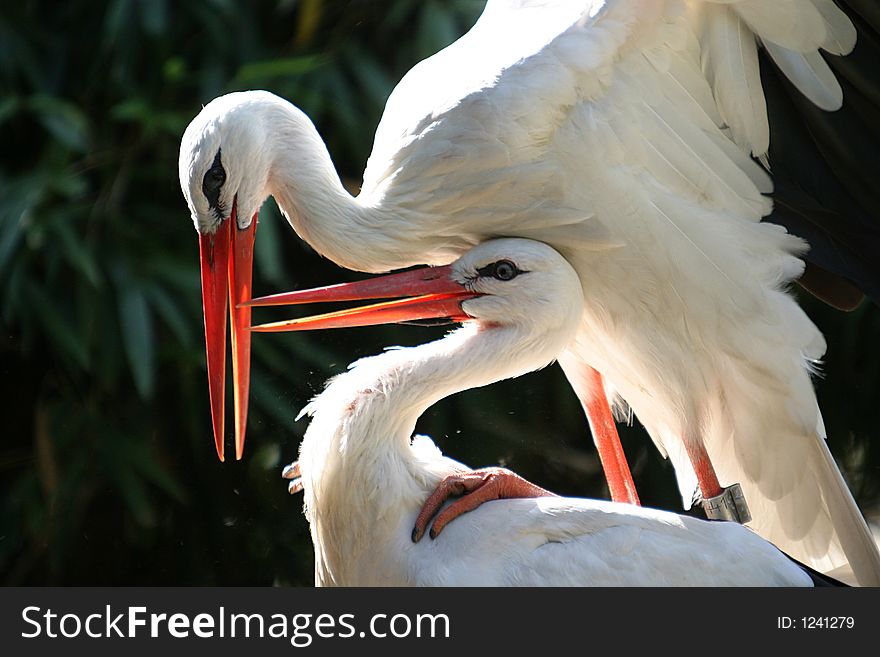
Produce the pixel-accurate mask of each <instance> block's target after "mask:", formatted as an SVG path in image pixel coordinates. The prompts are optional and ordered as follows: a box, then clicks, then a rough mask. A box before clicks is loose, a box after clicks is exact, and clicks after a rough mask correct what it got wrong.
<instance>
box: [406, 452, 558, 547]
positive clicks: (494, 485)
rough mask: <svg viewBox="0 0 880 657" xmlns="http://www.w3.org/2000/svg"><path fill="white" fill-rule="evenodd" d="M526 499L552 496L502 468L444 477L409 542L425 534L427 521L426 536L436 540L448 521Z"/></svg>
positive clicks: (423, 509)
mask: <svg viewBox="0 0 880 657" xmlns="http://www.w3.org/2000/svg"><path fill="white" fill-rule="evenodd" d="M462 495H463V496H464V497H462V498H461V499H459V500H457V501H455V502H453V503H452V504H450V505H449V506H448V507H447V508H445V509H443V511H440V508H441V507H442V506H443V504H444V503H445V502H446V500H448V499H449V498H451V497H458V496H462ZM526 497H556V494H555V493H551V492H550V491H547V490H544V489H543V488H541V487H540V486H536V485H535V484H533V483H531V482H529V481H526V480H525V479H523V478H522V477H520V476H519V475H518V474H516V473H514V472H511V471H510V470H507V469H505V468H482V469H480V470H465V471H462V472H456V473H454V474H450V475H447V476H445V477H444V478H443V479H442V480H441V481H440V483H439V484H438V486H437V488H435V489H434V492H433V493H431V495H430V496H429V497H428V500H427V501H426V502H425V504H424V505H423V506H422V510H421V511H419V515H418V517H417V518H416V526H415V528H414V529H413V532H412V540H413V543H418V542H419V541H420V540H421V538H422V536H424V535H425V529H427V527H428V523H430V522H431V518H434V522H433V524H432V525H431V532H430V536H431V538H436V537H437V535H438V534H439V533H440V532H441V531H443V528H444V527H445V526H446V525H448V524H449V523H450V522H451V521H452V520H454V519H455V518H457V517H458V516H460V515H462V514H464V513H467V512H468V511H473V510H474V509H476V508H477V507H478V506H480V505H481V504H484V503H485V502H490V501H492V500H509V499H515V498H526ZM438 511H440V513H438ZM435 516H436V517H435Z"/></svg>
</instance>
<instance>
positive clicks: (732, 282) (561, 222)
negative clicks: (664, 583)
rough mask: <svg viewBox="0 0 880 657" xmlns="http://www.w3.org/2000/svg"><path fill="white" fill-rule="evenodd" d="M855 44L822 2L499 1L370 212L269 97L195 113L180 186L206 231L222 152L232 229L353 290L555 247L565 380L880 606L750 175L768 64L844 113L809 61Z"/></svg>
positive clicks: (779, 257)
mask: <svg viewBox="0 0 880 657" xmlns="http://www.w3.org/2000/svg"><path fill="white" fill-rule="evenodd" d="M854 34H855V33H854V31H853V30H852V25H851V24H849V21H848V20H847V19H846V17H845V16H844V15H842V14H841V12H840V11H839V10H838V9H837V8H836V7H835V6H834V5H833V2H831V0H784V1H783V0H717V1H711V0H705V1H704V0H690V1H684V0H663V1H661V0H615V1H611V0H609V1H608V2H601V1H599V0H594V1H593V2H572V1H569V0H555V1H550V0H548V1H543V2H539V1H537V0H535V1H528V0H507V1H501V0H499V1H492V2H490V3H489V5H488V6H487V8H486V11H485V12H484V14H483V16H482V17H481V18H480V20H479V21H478V22H477V24H476V25H475V26H474V28H473V29H472V30H471V31H470V32H469V33H468V34H466V35H464V36H463V37H462V38H461V39H460V40H458V41H457V42H455V43H453V44H452V45H451V46H449V47H448V48H446V49H445V50H443V51H441V52H440V53H438V54H437V55H435V56H433V57H431V58H429V59H427V60H425V61H424V62H421V63H420V64H418V65H417V66H416V67H414V68H413V69H412V71H410V72H409V73H408V74H407V75H406V76H405V77H404V79H403V80H402V81H401V82H400V84H399V85H398V86H397V88H396V89H395V90H394V92H393V93H392V95H391V97H390V98H389V101H388V105H387V107H386V111H385V114H384V116H383V119H382V121H381V123H380V125H379V127H378V130H377V133H376V141H375V144H374V147H373V153H372V155H371V156H370V159H369V162H368V165H367V168H366V171H365V174H364V185H363V189H362V192H361V194H360V195H359V196H358V197H357V198H352V197H351V196H349V195H348V194H347V193H346V192H345V191H344V190H343V189H342V186H341V185H340V183H339V180H338V177H337V176H336V173H335V171H334V169H333V167H332V164H331V162H330V158H329V156H328V154H327V151H326V148H325V147H324V145H323V143H322V142H321V140H320V138H319V137H318V135H317V132H316V131H315V129H314V127H313V126H312V125H311V123H310V122H309V121H308V119H307V118H306V117H305V116H304V115H303V114H302V113H301V112H299V111H298V110H296V109H295V108H293V107H292V106H291V105H289V104H287V103H286V102H284V101H282V100H280V99H278V98H276V97H274V96H271V95H270V94H265V93H263V92H246V93H243V94H230V95H228V96H225V97H223V98H221V99H218V100H217V101H214V102H213V103H211V104H209V105H208V106H207V107H206V108H205V109H204V110H203V112H202V114H200V116H199V117H197V119H196V120H195V121H194V122H193V124H192V125H191V126H190V128H189V129H188V130H187V134H186V135H185V137H184V144H183V146H182V150H181V153H182V155H181V182H182V184H183V185H184V190H185V193H186V194H187V198H188V199H189V200H190V205H191V207H192V208H193V216H194V218H195V220H196V223H197V226H198V227H199V228H200V229H207V230H213V228H212V225H211V219H210V215H208V214H205V213H204V212H202V209H201V208H200V206H199V202H198V201H197V200H194V199H195V198H196V197H197V196H198V193H199V191H198V190H199V188H198V185H200V181H201V178H200V175H201V174H200V173H198V172H200V171H203V170H204V168H203V167H205V168H206V166H207V165H209V164H210V162H211V159H212V158H213V154H214V153H215V152H216V150H217V148H218V147H219V145H220V143H221V141H223V139H225V141H223V144H222V145H223V154H224V161H225V162H231V161H232V160H231V158H232V157H233V156H235V157H237V159H238V160H239V161H241V162H242V163H243V166H242V169H241V171H242V172H247V174H248V175H247V176H245V175H244V173H242V174H241V176H242V177H241V180H240V184H238V183H239V181H236V184H237V186H236V187H232V186H230V187H229V193H230V194H231V193H233V192H235V191H236V190H237V193H238V208H239V218H240V220H241V218H243V220H244V221H245V222H246V221H247V220H248V219H247V218H248V217H250V216H252V214H253V212H256V210H257V208H258V207H259V203H260V202H261V201H262V200H263V199H264V198H265V196H266V194H272V195H274V196H275V198H276V200H277V201H278V203H279V205H280V207H281V208H282V210H283V212H284V213H285V214H286V215H287V216H288V218H289V220H290V222H291V223H292V225H293V226H294V228H295V229H296V230H297V232H298V233H299V234H300V235H301V236H302V237H303V238H305V239H306V240H307V241H309V243H310V244H312V246H314V247H315V248H316V249H317V250H318V251H319V252H320V253H322V254H325V255H327V256H328V257H329V258H331V259H333V260H334V261H336V262H337V263H339V264H341V265H343V266H346V267H350V268H354V269H359V270H365V271H375V272H378V271H386V270H390V269H394V268H399V267H404V266H409V265H414V264H421V263H431V264H445V263H448V262H450V261H451V260H453V259H454V258H455V257H457V256H458V255H460V254H461V253H462V252H464V251H465V250H466V249H467V248H469V247H470V246H472V245H473V244H476V243H479V242H481V241H483V240H485V239H487V238H492V237H498V236H519V237H527V238H534V239H538V240H541V241H544V242H546V243H548V244H551V245H552V246H554V247H555V248H556V249H558V250H559V252H560V253H562V254H563V255H564V256H565V257H566V258H567V259H568V261H569V262H571V264H572V265H573V266H574V267H575V269H576V270H577V272H578V274H579V275H580V280H581V284H582V287H583V293H584V313H583V317H582V320H581V325H580V328H579V331H578V333H577V336H576V339H575V340H574V341H573V342H572V344H570V345H569V347H568V352H567V353H566V354H564V356H563V358H562V359H561V362H562V363H563V365H564V367H565V369H566V373H567V374H568V376H569V379H570V380H572V381H573V383H576V381H577V380H578V377H579V375H580V371H579V367H582V366H583V365H588V366H590V367H593V368H595V369H597V370H598V371H599V372H601V373H602V374H603V376H604V378H605V381H606V383H607V385H608V392H609V394H611V395H614V394H615V393H616V394H618V395H619V396H620V397H621V398H622V399H624V400H625V401H626V403H628V404H629V405H630V406H631V408H632V409H633V410H634V411H635V413H636V415H637V416H638V418H639V420H640V421H641V422H642V423H643V424H644V425H645V427H646V428H647V429H648V432H649V433H650V434H651V436H652V438H653V439H654V441H655V443H656V444H657V446H658V448H659V449H660V450H661V451H662V452H663V453H664V454H667V455H669V456H670V458H672V459H673V462H674V464H675V467H676V472H677V474H678V477H679V483H680V486H681V492H682V497H683V500H684V502H685V504H689V503H690V499H691V495H692V493H693V490H694V475H693V471H692V468H691V466H690V463H689V462H688V461H687V459H686V458H685V456H684V455H685V450H684V442H683V441H695V442H702V443H703V445H704V446H705V448H706V450H707V451H708V454H709V456H710V457H711V459H712V462H713V464H714V465H715V468H716V471H717V473H718V475H719V479H720V481H721V484H722V485H729V484H732V483H735V482H739V483H740V484H741V485H742V487H743V490H744V492H745V495H746V498H747V500H748V503H749V505H750V506H751V512H752V515H753V518H754V521H753V523H752V527H753V528H754V529H755V530H756V531H757V532H758V533H760V534H761V535H762V536H764V537H765V538H767V539H769V540H771V541H773V542H774V543H775V544H777V545H778V546H780V547H781V548H782V549H784V550H786V551H787V552H789V553H790V554H792V555H793V556H795V557H796V558H798V559H800V560H802V561H804V562H806V563H808V564H810V565H812V566H813V567H815V568H817V569H819V570H823V571H828V570H831V569H834V568H837V567H840V566H845V565H846V564H849V565H850V566H851V567H852V569H853V571H854V572H855V574H856V577H857V579H858V580H859V581H860V582H861V583H863V584H874V585H877V584H880V555H878V552H877V547H876V545H875V544H874V542H873V540H872V538H871V536H870V533H869V532H868V530H867V527H866V525H865V523H864V520H863V519H862V517H861V515H860V513H859V510H858V508H857V507H856V505H855V502H854V501H853V499H852V496H851V495H850V493H849V491H848V489H847V488H846V485H845V483H844V482H843V480H842V478H841V477H840V473H839V472H838V470H837V467H836V465H835V463H834V460H833V459H832V457H831V455H830V453H829V452H828V450H827V448H826V446H825V445H824V440H823V439H824V437H823V436H822V435H821V434H820V432H819V431H818V430H817V427H818V426H820V425H821V417H820V415H819V410H818V407H817V403H816V398H815V394H814V391H813V387H812V384H811V381H810V367H811V366H812V363H814V362H815V361H816V359H818V358H820V357H821V356H822V354H823V353H824V350H825V344H824V340H823V338H822V335H821V334H820V332H819V331H818V329H817V328H816V327H815V326H814V325H813V323H812V322H811V321H810V320H809V319H808V318H807V317H806V315H805V314H804V313H803V312H802V310H801V309H800V308H799V307H798V305H797V304H796V303H795V301H794V300H793V299H792V297H791V296H790V295H789V294H788V293H787V292H785V291H784V288H785V286H786V285H787V284H788V283H789V282H790V281H792V280H793V279H794V278H795V277H797V276H798V275H799V274H800V273H801V272H802V269H803V263H802V261H801V260H800V259H799V256H800V255H801V254H802V253H803V252H804V250H805V249H806V245H805V244H804V243H802V242H801V241H800V240H799V239H797V238H794V237H792V236H790V235H788V234H786V232H785V231H784V230H783V229H782V228H780V227H779V226H775V225H771V224H767V223H761V222H760V219H761V217H763V216H765V215H766V214H768V213H769V211H770V209H771V201H770V199H769V197H767V196H765V195H764V194H765V193H767V192H769V191H770V190H771V188H772V186H771V184H770V181H769V178H768V176H767V174H766V172H765V171H764V170H763V169H762V168H761V167H759V166H758V165H756V164H755V163H754V162H753V161H752V160H751V159H749V157H748V154H749V153H753V154H754V155H756V156H764V155H765V153H766V149H767V145H768V143H769V142H768V139H769V133H768V127H767V118H766V107H765V102H764V97H763V93H762V90H761V86H760V76H759V72H758V70H757V57H756V54H755V53H756V49H757V48H758V44H759V43H764V44H765V45H767V47H768V48H769V49H770V50H769V52H770V53H771V55H772V56H773V57H774V58H776V59H777V61H779V62H780V65H781V66H782V67H783V70H785V71H786V72H787V73H788V74H789V75H791V76H792V77H793V82H794V83H795V84H796V85H798V86H799V87H800V88H801V89H802V90H803V91H804V93H805V94H806V95H807V96H808V97H810V98H812V99H814V100H815V101H816V102H818V103H819V104H820V105H822V106H823V107H831V106H832V105H833V104H834V103H838V104H839V94H838V93H837V92H838V91H839V87H835V85H836V81H834V80H833V76H832V75H831V74H830V71H829V70H828V68H827V65H825V63H824V61H823V60H822V59H821V56H820V55H819V54H818V49H819V48H826V49H827V50H829V51H831V52H846V51H847V50H848V49H850V48H851V47H852V43H853V41H854ZM774 39H775V40H776V41H774ZM224 131H225V132H224ZM224 134H225V137H223V135H224ZM193 172H196V175H193ZM248 176H250V178H249V177H248ZM243 199H244V201H245V202H243ZM228 204H229V205H230V206H231V198H230V199H228Z"/></svg>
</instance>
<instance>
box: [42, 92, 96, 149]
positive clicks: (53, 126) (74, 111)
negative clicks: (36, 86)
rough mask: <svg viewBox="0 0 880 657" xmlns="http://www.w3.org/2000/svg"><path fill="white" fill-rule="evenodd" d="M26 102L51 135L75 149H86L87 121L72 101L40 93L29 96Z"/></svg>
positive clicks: (87, 137)
mask: <svg viewBox="0 0 880 657" xmlns="http://www.w3.org/2000/svg"><path fill="white" fill-rule="evenodd" d="M27 104H28V107H29V108H30V109H31V111H32V112H34V113H35V114H36V115H37V116H39V118H40V121H41V122H42V123H43V126H44V127H45V128H46V130H48V131H49V132H50V133H51V134H52V136H54V137H55V138H56V139H58V140H59V141H60V142H62V143H63V144H65V145H66V146H68V147H69V148H72V149H73V150H75V151H79V152H84V151H85V150H86V149H87V147H88V141H89V121H88V119H87V118H86V115H85V114H84V113H83V112H82V110H80V109H79V108H78V107H76V106H75V105H73V104H72V103H68V102H67V101H64V100H61V99H59V98H54V97H52V96H47V95H42V94H38V95H35V96H31V97H30V98H29V99H28V101H27Z"/></svg>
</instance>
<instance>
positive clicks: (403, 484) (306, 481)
mask: <svg viewBox="0 0 880 657" xmlns="http://www.w3.org/2000/svg"><path fill="white" fill-rule="evenodd" d="M502 259H504V260H509V261H511V262H513V263H514V264H515V265H516V266H517V267H518V268H519V269H520V270H523V271H524V272H527V273H524V274H520V275H519V276H517V277H516V278H515V279H513V280H510V281H498V280H495V279H492V278H491V277H487V276H481V275H480V274H479V272H478V270H479V269H482V268H484V267H486V266H487V265H490V263H493V262H496V261H499V260H502ZM452 277H453V278H454V279H455V280H457V281H459V282H462V283H465V282H467V284H468V287H469V289H473V290H474V291H477V292H483V293H486V295H487V296H483V297H479V298H477V299H473V300H470V301H466V302H464V303H463V304H462V307H463V308H464V310H465V311H466V312H467V313H468V314H469V315H471V316H473V317H474V318H476V321H475V322H473V323H469V324H467V325H466V326H465V327H464V328H461V329H459V330H457V331H455V332H453V333H451V334H449V335H448V336H447V337H446V338H444V339H442V340H439V341H436V342H433V343H430V344H426V345H422V346H419V347H413V348H408V349H397V350H393V351H388V352H385V353H383V354H381V355H379V356H375V357H372V358H367V359H364V360H361V361H358V362H357V363H355V364H354V365H353V366H352V368H351V369H350V371H348V372H346V373H345V374H342V375H340V376H338V377H336V378H335V379H333V380H332V381H331V383H330V384H329V386H328V387H327V389H326V390H325V391H324V392H323V393H321V394H320V395H319V396H318V397H317V398H316V399H315V400H313V401H312V403H311V404H310V405H309V407H308V408H307V409H306V410H307V411H308V412H309V413H310V414H311V415H312V421H311V424H310V425H309V428H308V430H307V431H306V434H305V438H304V440H303V443H302V446H301V452H300V459H299V468H300V470H299V472H300V479H301V482H302V485H303V490H304V494H305V509H306V516H307V518H308V520H309V523H310V525H311V531H312V539H313V542H314V546H315V581H316V584H318V585H324V586H329V585H337V586H376V585H384V586H480V585H483V586H809V585H811V580H810V578H809V577H808V576H807V575H806V574H805V572H804V571H803V570H802V569H801V568H800V567H799V566H797V565H796V564H794V563H793V562H792V561H791V560H789V559H788V558H787V557H785V556H784V555H783V554H782V553H780V552H779V551H778V550H777V549H776V548H775V547H773V546H772V545H770V544H769V543H767V542H766V541H764V540H763V539H761V538H760V537H758V536H757V535H755V534H754V533H752V532H751V531H750V530H748V529H747V528H745V527H743V526H741V525H738V524H735V523H729V522H708V521H704V520H698V519H694V518H688V517H684V516H679V515H676V514H674V513H668V512H664V511H657V510H653V509H645V508H641V507H635V506H632V505H628V504H617V503H613V502H602V501H596V500H586V499H572V498H559V497H543V498H538V499H525V500H503V501H495V502H489V503H487V504H484V505H483V506H481V507H480V508H478V509H476V510H475V511H472V512H470V513H467V514H465V515H464V516H462V517H460V518H458V519H456V520H455V521H454V522H452V523H451V524H450V525H449V526H447V527H446V528H445V529H444V530H443V534H442V535H441V536H439V537H438V538H437V539H436V540H429V539H423V540H422V541H421V542H419V543H417V544H413V543H412V541H411V539H410V535H411V533H412V528H413V524H414V522H415V518H416V515H417V513H418V511H419V509H420V507H421V505H422V503H423V502H424V500H425V498H426V496H427V494H428V493H429V492H430V491H431V490H433V489H434V487H435V486H436V485H437V483H438V482H439V481H440V479H441V478H442V477H443V476H444V475H446V474H450V473H453V472H455V471H459V470H461V469H462V467H463V466H461V464H458V463H456V462H454V461H450V460H449V459H447V458H445V457H444V456H443V455H442V454H441V453H440V451H439V450H438V449H437V447H436V446H435V445H434V444H433V443H432V442H431V440H430V439H429V438H427V437H425V436H418V437H416V438H415V439H414V440H412V443H411V442H410V439H411V436H412V431H413V428H414V427H415V424H416V420H417V419H418V417H419V416H420V415H421V414H422V413H423V412H424V411H425V410H426V409H427V407H428V406H430V405H431V404H433V403H435V402H436V401H438V400H439V399H441V398H443V397H446V396H448V395H450V394H453V393H455V392H458V391H460V390H464V389H467V388H472V387H476V386H482V385H486V384H488V383H491V382H493V381H495V380H500V379H502V378H508V377H512V376H518V375H520V374H523V373H525V372H527V371H529V370H533V369H537V368H540V367H543V366H545V365H547V364H548V363H550V362H551V361H552V359H553V358H554V356H555V355H556V354H557V353H559V352H560V351H561V350H562V349H563V348H564V347H565V345H566V344H567V343H568V342H569V341H570V339H571V337H572V336H573V334H574V333H575V331H576V330H577V327H578V324H579V315H580V312H579V311H578V310H576V308H577V306H578V299H579V298H580V296H581V290H580V283H579V281H578V277H577V275H576V274H575V272H574V271H573V270H572V269H571V267H570V266H569V265H568V264H567V263H566V262H565V261H564V260H563V259H562V258H561V257H560V256H559V255H558V254H557V253H555V252H554V251H553V250H552V249H550V248H549V247H547V246H546V245H544V244H540V243H537V242H529V241H525V240H513V239H507V240H497V241H493V242H488V243H485V244H482V245H480V246H478V247H476V248H474V249H473V250H472V251H470V252H469V253H467V254H466V255H465V256H464V257H463V258H462V259H460V260H459V261H457V262H456V263H455V264H454V265H453V269H452Z"/></svg>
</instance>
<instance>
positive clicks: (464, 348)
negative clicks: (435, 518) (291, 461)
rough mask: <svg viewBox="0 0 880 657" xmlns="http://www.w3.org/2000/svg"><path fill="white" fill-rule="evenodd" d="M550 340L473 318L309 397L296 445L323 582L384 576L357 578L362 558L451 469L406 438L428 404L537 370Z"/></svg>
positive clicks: (396, 532)
mask: <svg viewBox="0 0 880 657" xmlns="http://www.w3.org/2000/svg"><path fill="white" fill-rule="evenodd" d="M555 346H556V341H555V340H552V339H548V336H546V335H544V336H539V337H537V338H536V337H533V336H528V335H525V332H523V331H519V330H517V329H515V328H512V327H492V328H482V327H480V326H477V325H469V326H466V327H464V328H462V329H459V330H458V331H456V332H454V333H452V334H451V335H449V336H447V337H446V338H444V339H442V340H438V341H435V342H432V343H429V344H425V345H421V346H418V347H413V348H409V349H400V350H393V351H388V352H385V353H383V354H381V355H379V356H375V357H373V358H368V359H365V360H362V361H360V362H358V363H357V364H356V366H355V367H354V368H353V369H352V370H351V371H349V372H347V373H346V374H343V375H341V376H339V377H337V378H336V379H334V380H333V382H332V383H331V384H330V386H329V387H328V388H327V390H325V391H324V392H323V393H322V394H321V395H320V396H319V397H318V398H317V399H316V400H315V401H314V402H313V406H312V409H313V410H314V416H313V419H312V423H311V424H310V426H309V428H308V431H307V432H306V435H305V438H304V440H303V443H302V446H301V449H300V469H301V472H302V474H303V478H302V481H303V487H304V493H305V500H306V516H307V517H308V519H309V522H310V525H311V531H312V536H313V540H314V543H315V557H316V573H317V576H318V579H319V581H321V582H323V583H336V584H377V583H382V582H383V580H382V576H383V575H382V573H380V572H375V573H374V575H373V576H374V577H375V578H376V579H373V580H370V581H364V580H360V579H355V578H356V577H358V576H361V575H362V574H363V573H364V572H365V570H369V569H362V568H360V567H359V559H361V558H363V559H365V560H369V559H370V556H369V555H373V557H372V559H373V561H372V562H371V563H373V568H372V570H373V571H376V568H377V566H376V565H375V564H376V559H377V557H376V555H378V554H383V552H382V546H383V545H384V544H385V542H387V541H399V540H408V539H407V538H406V536H405V534H406V531H408V530H406V528H405V527H404V528H403V529H401V527H402V523H407V522H410V521H411V519H412V518H414V517H415V514H416V513H417V510H418V508H419V506H420V505H421V503H422V502H423V501H424V499H425V498H426V496H427V494H428V493H429V492H430V491H431V490H432V489H433V488H434V487H435V486H436V484H437V482H438V481H439V479H440V477H441V476H443V475H444V474H446V473H448V463H447V462H446V461H445V459H441V458H439V453H438V452H436V450H434V449H433V448H431V447H430V445H429V443H426V442H422V443H420V444H411V443H410V438H411V436H412V432H413V429H414V428H415V424H416V420H418V418H419V416H420V415H421V414H422V413H423V412H424V411H425V410H426V409H427V408H428V407H429V406H431V405H432V404H434V403H436V402H437V401H438V400H440V399H442V398H444V397H447V396H449V395H451V394H454V393H456V392H459V391H462V390H467V389H469V388H475V387H479V386H483V385H487V384H489V383H493V382H495V381H498V380H501V379H504V378H509V377H514V376H519V375H521V374H523V373H525V372H528V371H531V370H534V369H538V368H539V367H542V366H544V365H546V364H547V363H549V362H550V361H551V360H552V359H553V357H554V355H555V353H556V352H555V351H554V349H555ZM558 347H559V349H561V345H558ZM401 532H403V533H401ZM401 536H403V538H401ZM389 553H391V554H393V553H394V551H393V550H392V551H390V552H389ZM393 570H394V568H393V567H392V566H389V572H392V571H393ZM386 583H387V582H386Z"/></svg>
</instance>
